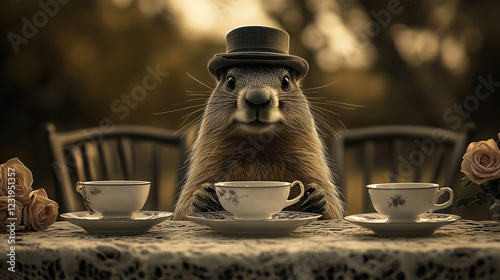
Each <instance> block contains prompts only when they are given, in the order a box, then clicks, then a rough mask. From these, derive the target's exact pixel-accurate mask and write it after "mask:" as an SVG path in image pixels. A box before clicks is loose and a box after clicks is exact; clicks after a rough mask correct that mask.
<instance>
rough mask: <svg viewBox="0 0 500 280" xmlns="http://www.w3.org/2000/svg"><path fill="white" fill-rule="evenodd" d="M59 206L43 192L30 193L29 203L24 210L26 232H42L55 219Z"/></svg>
mask: <svg viewBox="0 0 500 280" xmlns="http://www.w3.org/2000/svg"><path fill="white" fill-rule="evenodd" d="M58 209H59V205H58V204H57V203H56V202H55V201H53V200H50V199H49V198H48V197H47V193H46V192H45V190H44V189H43V188H42V189H38V190H35V191H32V192H31V193H30V202H29V203H28V204H27V205H26V207H25V208H24V213H23V214H24V215H23V221H24V224H25V225H26V229H28V230H44V229H47V228H48V227H49V226H50V225H52V224H53V223H54V222H55V221H56V219H57V215H58V214H59V213H58Z"/></svg>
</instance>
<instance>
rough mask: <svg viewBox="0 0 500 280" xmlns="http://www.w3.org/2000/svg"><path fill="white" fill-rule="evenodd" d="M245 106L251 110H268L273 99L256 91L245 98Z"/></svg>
mask: <svg viewBox="0 0 500 280" xmlns="http://www.w3.org/2000/svg"><path fill="white" fill-rule="evenodd" d="M245 104H246V105H247V106H248V107H251V108H267V107H269V105H270V104H271V97H270V96H269V94H266V92H264V91H259V90H254V91H251V92H249V93H248V94H247V95H246V96H245Z"/></svg>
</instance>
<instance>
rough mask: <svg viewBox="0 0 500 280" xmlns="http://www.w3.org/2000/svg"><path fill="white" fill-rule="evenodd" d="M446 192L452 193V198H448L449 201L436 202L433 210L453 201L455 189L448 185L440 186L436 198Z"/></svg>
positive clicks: (448, 204) (446, 205)
mask: <svg viewBox="0 0 500 280" xmlns="http://www.w3.org/2000/svg"><path fill="white" fill-rule="evenodd" d="M445 192H447V193H449V194H450V199H448V201H446V202H444V203H441V204H434V205H433V206H432V211H434V210H439V209H443V208H446V207H448V206H450V205H451V204H452V203H453V190H452V189H450V188H448V187H444V188H440V189H439V191H438V193H437V195H436V199H438V198H439V197H440V196H441V195H443V194H444V193H445Z"/></svg>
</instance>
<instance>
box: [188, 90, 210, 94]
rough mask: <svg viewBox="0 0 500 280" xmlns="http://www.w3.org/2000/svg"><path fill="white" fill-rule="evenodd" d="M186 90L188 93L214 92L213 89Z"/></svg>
mask: <svg viewBox="0 0 500 280" xmlns="http://www.w3.org/2000/svg"><path fill="white" fill-rule="evenodd" d="M185 92H187V93H204V95H205V94H206V95H208V94H210V93H212V91H211V90H185Z"/></svg>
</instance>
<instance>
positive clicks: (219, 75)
mask: <svg viewBox="0 0 500 280" xmlns="http://www.w3.org/2000/svg"><path fill="white" fill-rule="evenodd" d="M226 75H227V68H224V69H221V70H219V71H217V76H216V77H215V78H216V79H217V82H218V83H220V81H221V80H223V79H225V78H226Z"/></svg>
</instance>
